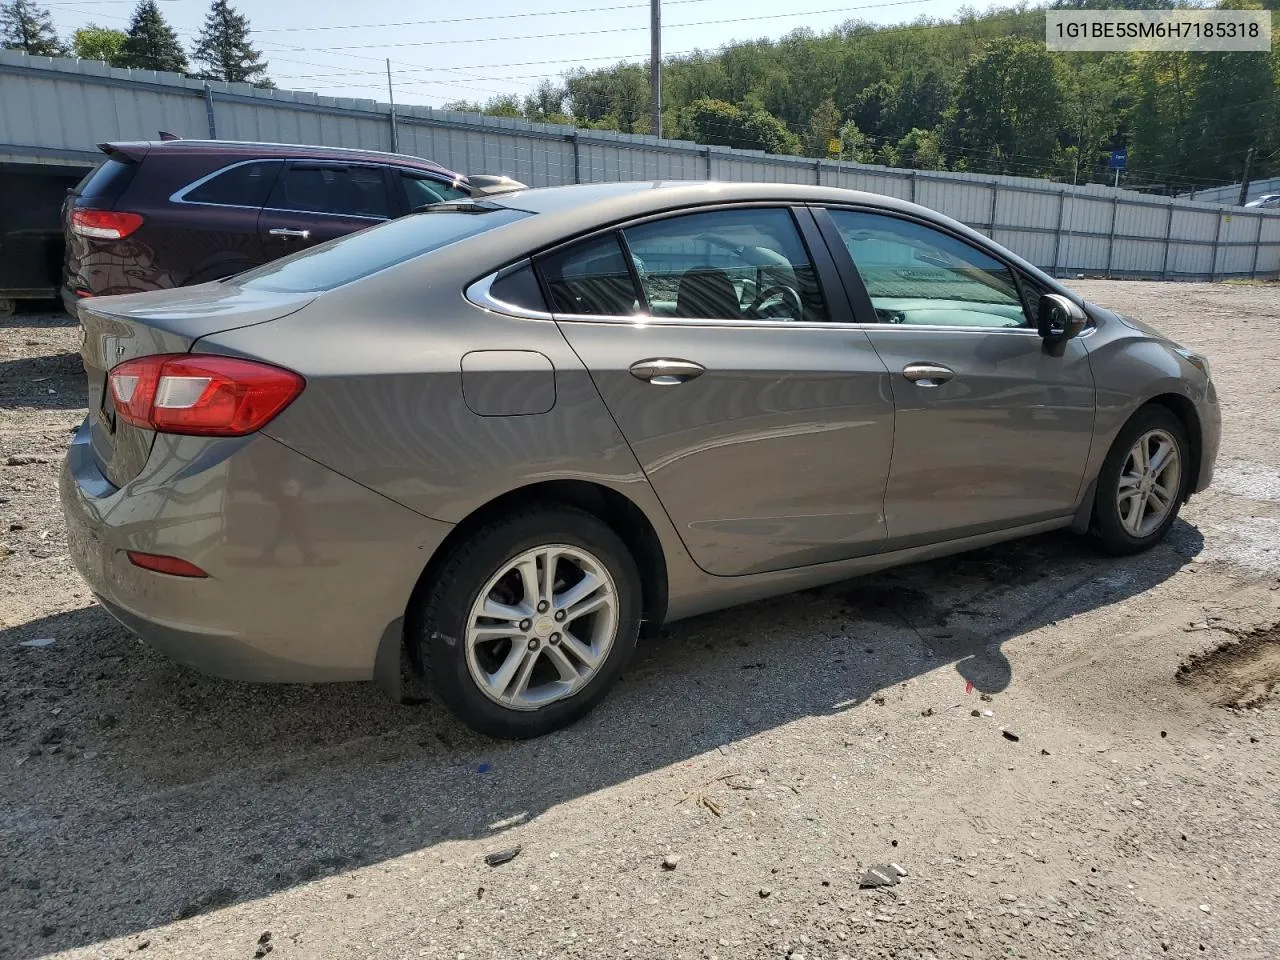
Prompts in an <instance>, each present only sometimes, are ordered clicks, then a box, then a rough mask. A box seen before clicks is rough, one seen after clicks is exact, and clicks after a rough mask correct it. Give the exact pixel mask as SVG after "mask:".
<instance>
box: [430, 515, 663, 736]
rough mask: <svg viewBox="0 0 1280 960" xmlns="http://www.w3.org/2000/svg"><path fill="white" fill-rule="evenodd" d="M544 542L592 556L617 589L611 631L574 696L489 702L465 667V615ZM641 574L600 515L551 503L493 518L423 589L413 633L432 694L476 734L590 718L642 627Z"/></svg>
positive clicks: (539, 730) (536, 731) (533, 729)
mask: <svg viewBox="0 0 1280 960" xmlns="http://www.w3.org/2000/svg"><path fill="white" fill-rule="evenodd" d="M548 544H564V545H567V546H570V547H577V548H579V549H582V550H585V551H587V552H589V553H590V554H591V555H593V556H594V557H595V558H596V559H597V560H598V561H599V562H600V563H601V564H602V565H603V566H604V568H605V569H606V570H607V571H608V573H609V575H610V576H611V577H612V578H613V582H614V586H615V588H616V591H617V598H618V603H617V607H618V611H617V614H618V616H617V633H616V635H615V636H614V639H613V644H612V646H611V647H610V649H609V651H608V653H607V654H606V659H605V660H604V663H603V664H602V665H601V666H600V667H599V668H598V669H597V671H596V673H595V675H594V676H592V677H591V679H590V680H589V681H588V682H587V683H586V684H585V685H584V686H583V687H582V688H581V689H580V690H578V691H577V692H576V693H574V694H572V695H571V696H568V697H566V698H564V699H561V700H556V701H554V702H552V703H549V704H547V705H546V706H543V707H540V708H538V709H536V710H516V709H512V708H510V707H506V706H503V705H502V704H500V703H498V702H496V701H495V700H492V699H490V698H489V697H488V696H487V695H486V694H485V693H484V692H483V691H482V690H481V689H480V687H479V685H478V684H477V682H476V681H475V680H473V679H472V677H471V673H470V671H469V670H468V668H467V657H466V649H465V644H466V635H467V618H468V615H469V614H470V611H471V607H472V604H473V603H475V601H476V599H477V596H478V595H479V592H480V590H481V589H482V588H484V586H485V585H486V584H487V583H488V582H489V580H490V578H491V577H493V576H494V575H495V574H496V573H497V572H498V571H499V570H501V569H502V567H504V566H505V565H506V564H508V563H509V562H510V561H512V560H513V559H515V558H516V557H518V556H519V555H520V554H521V553H524V552H525V551H527V550H532V549H534V548H536V547H539V546H543V545H548ZM640 591H641V586H640V574H639V571H638V570H637V569H636V563H635V560H634V558H633V557H632V556H631V553H630V551H629V550H628V549H627V547H626V544H624V543H623V542H622V539H621V538H620V537H619V536H618V535H617V534H616V533H615V532H614V531H613V529H612V528H610V527H609V526H608V525H607V524H605V523H604V522H603V521H602V520H600V519H599V518H597V517H595V516H593V515H592V514H590V513H587V512H586V511H584V510H579V509H577V508H575V507H570V506H565V505H563V504H557V503H546V504H541V505H532V506H528V507H524V508H521V509H520V510H517V511H513V512H511V513H508V514H504V515H502V516H499V517H496V518H495V519H493V520H490V521H489V522H487V523H486V524H485V525H484V526H482V527H481V528H480V529H478V530H476V531H475V532H474V533H472V534H471V535H469V536H467V537H466V538H465V539H464V540H462V541H460V542H459V543H458V544H456V545H455V546H454V548H453V549H452V551H451V552H450V553H449V555H448V556H447V557H446V558H445V560H444V562H443V563H442V564H441V566H440V567H439V568H438V570H437V571H435V573H434V576H433V577H432V582H431V583H430V584H429V586H428V588H427V590H426V591H425V593H424V595H423V597H422V600H421V606H420V608H419V610H418V614H419V615H418V617H417V618H416V622H417V624H418V629H417V630H416V631H415V632H414V634H413V636H412V638H411V639H412V640H413V642H415V643H416V644H417V652H418V657H419V662H420V664H421V666H422V669H423V674H424V677H425V680H426V682H427V686H428V689H429V690H430V691H431V695H432V696H433V697H434V698H436V699H437V700H438V701H439V702H440V703H443V704H444V705H445V706H446V707H447V708H448V709H449V711H450V712H451V713H453V714H454V715H455V716H456V717H457V718H458V719H459V720H461V721H462V722H463V723H465V724H466V725H467V726H469V727H471V728H472V729H473V730H476V731H478V732H480V733H484V734H487V735H489V736H491V737H499V738H502V739H507V740H523V739H527V738H530V737H539V736H542V735H543V734H545V733H550V732H551V731H553V730H558V729H560V728H561V727H564V726H567V725H569V724H571V723H573V722H574V721H575V720H578V719H579V718H581V717H582V716H584V715H585V714H586V713H588V712H589V711H590V710H591V709H592V708H593V707H595V705H596V704H598V703H599V702H600V701H601V700H602V699H603V698H604V696H605V695H606V694H607V693H608V692H609V689H610V688H611V687H612V686H613V685H614V684H615V683H616V682H617V681H618V678H619V677H620V676H621V675H622V671H623V669H624V668H625V667H626V665H627V663H628V661H629V660H630V659H631V654H632V652H633V651H634V650H635V645H636V637H637V635H638V633H639V629H640V611H641V602H640Z"/></svg>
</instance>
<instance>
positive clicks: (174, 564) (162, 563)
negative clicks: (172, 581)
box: [125, 550, 209, 577]
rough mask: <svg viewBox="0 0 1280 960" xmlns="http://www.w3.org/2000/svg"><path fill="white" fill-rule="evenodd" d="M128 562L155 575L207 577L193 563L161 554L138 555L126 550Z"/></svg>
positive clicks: (137, 552) (134, 551) (135, 551)
mask: <svg viewBox="0 0 1280 960" xmlns="http://www.w3.org/2000/svg"><path fill="white" fill-rule="evenodd" d="M125 553H126V554H127V555H128V557H129V562H130V563H132V564H133V565H134V566H135V567H141V568H142V569H143V570H154V571H155V572H156V573H167V574H169V576H171V577H207V576H209V575H208V574H207V573H205V572H204V571H203V570H201V569H200V568H199V567H197V566H196V565H195V564H194V563H190V562H188V561H186V560H183V559H181V558H180V557H170V556H167V555H166V554H163V553H140V552H139V551H137V550H126V551H125Z"/></svg>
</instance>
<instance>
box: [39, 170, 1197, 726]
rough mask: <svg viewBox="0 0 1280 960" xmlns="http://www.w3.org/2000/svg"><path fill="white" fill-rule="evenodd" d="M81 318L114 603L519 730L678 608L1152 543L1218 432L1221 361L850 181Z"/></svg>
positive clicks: (343, 258) (595, 222) (578, 204)
mask: <svg viewBox="0 0 1280 960" xmlns="http://www.w3.org/2000/svg"><path fill="white" fill-rule="evenodd" d="M515 186H516V187H518V185H515ZM79 315H80V320H81V322H82V324H83V326H84V330H85V340H84V363H85V368H86V370H87V372H88V379H89V403H90V414H89V417H88V419H87V420H86V421H85V423H84V425H83V426H82V427H81V429H80V431H79V433H78V434H77V435H76V437H75V441H74V442H73V444H72V445H71V449H70V452H69V454H68V457H67V463H66V468H65V470H64V472H63V477H62V500H63V505H64V508H65V513H66V517H67V523H68V527H69V531H70V541H71V544H72V551H73V556H74V557H75V560H76V563H77V565H78V567H79V569H80V571H81V572H82V574H83V575H84V577H85V579H86V580H87V581H88V582H89V584H90V586H91V587H92V589H93V591H94V592H95V593H96V594H97V595H98V597H99V598H100V599H101V600H102V603H103V605H104V606H105V607H106V608H107V609H108V610H110V611H111V612H112V613H113V614H114V615H115V616H116V617H117V618H119V619H120V620H121V621H122V622H123V623H124V624H126V625H127V626H128V627H130V628H132V629H133V630H134V631H136V632H137V633H138V634H139V635H140V636H142V637H143V638H144V639H146V640H147V641H148V642H149V643H151V644H153V645H154V646H156V647H158V648H160V649H162V650H164V651H166V652H168V653H169V654H170V655H171V656H173V657H174V658H176V659H177V660H180V661H181V662H183V663H186V664H189V665H190V666H192V667H195V668H197V669H200V670H205V671H208V672H210V673H215V674H219V675H223V676H229V677H235V678H241V679H247V680H261V681H308V682H313V681H327V680H369V679H374V680H376V681H377V682H378V683H379V684H380V685H381V686H383V687H384V688H385V689H387V690H388V691H389V692H390V693H392V694H393V695H396V696H398V695H399V694H400V691H401V689H402V684H403V683H405V682H406V680H408V679H413V680H415V681H417V680H422V681H425V683H426V684H427V685H428V686H429V688H430V690H431V691H432V693H433V695H434V696H435V697H436V698H438V699H439V700H440V701H441V702H443V703H444V704H445V705H446V706H448V707H449V708H450V709H451V710H453V711H454V712H455V713H456V714H457V715H458V716H459V717H461V718H462V719H463V720H464V721H465V722H466V723H468V724H470V725H471V726H473V727H474V728H476V729H478V730H481V731H484V732H487V733H489V734H493V735H496V736H503V737H528V736H535V735H538V734H541V733H545V732H547V731H550V730H552V729H555V728H557V727H560V726H562V725H564V724H566V723H569V722H571V721H573V720H574V719H576V718H578V717H580V716H582V715H583V714H584V713H586V712H587V711H588V710H589V709H591V707H592V706H594V705H595V704H596V703H597V702H599V701H600V699H601V698H602V697H603V696H604V695H605V693H606V692H607V691H608V689H609V688H610V686H611V685H612V684H613V683H614V682H615V681H616V680H617V679H618V676H619V674H620V673H621V671H622V670H623V668H624V667H625V665H626V663H627V660H628V658H629V657H630V655H631V652H632V650H633V648H634V646H635V644H636V640H637V637H638V636H639V635H640V634H641V633H642V632H645V631H652V630H653V629H655V628H656V627H657V626H658V625H660V624H662V623H664V622H667V621H672V620H676V619H679V618H682V617H688V616H691V615H693V614H699V613H703V612H706V611H710V610H715V609H718V608H722V607H725V606H728V605H731V604H736V603H741V602H744V601H748V600H753V599H756V598H760V597H765V596H768V595H771V594H777V593H780V592H785V591H790V590H795V589H799V588H804V587H810V586H814V585H817V584H822V583H827V582H831V581H836V580H841V579H844V578H848V577H852V576H855V575H857V574H861V573H866V572H869V571H873V570H879V569H882V568H884V567H889V566H892V565H895V564H902V563H907V562H911V561H916V560H921V559H923V558H927V557H936V556H940V555H943V554H950V553H956V552H959V551H963V550H968V549H972V548H974V547H979V546H984V545H987V544H991V543H995V542H997V541H1002V540H1008V539H1011V538H1015V537H1022V536H1026V535H1028V534H1034V533H1038V532H1042V531H1047V530H1054V529H1059V528H1071V529H1073V530H1075V531H1077V532H1078V533H1080V534H1088V535H1090V536H1092V537H1093V538H1094V540H1095V541H1096V542H1097V543H1098V545H1099V546H1100V547H1101V548H1102V549H1103V550H1106V551H1109V552H1111V553H1129V552H1134V551H1139V550H1144V549H1147V548H1149V547H1151V546H1152V545H1153V544H1155V543H1157V542H1158V541H1159V540H1160V539H1161V538H1162V537H1164V536H1165V534H1166V533H1167V532H1168V530H1169V528H1170V526H1171V525H1172V524H1173V523H1174V521H1175V518H1176V517H1177V514H1178V510H1179V508H1180V506H1181V505H1182V503H1183V502H1185V501H1186V499H1187V498H1188V497H1189V496H1191V495H1192V494H1193V493H1195V492H1196V491H1199V490H1202V489H1204V488H1205V486H1206V485H1207V484H1208V483H1209V482H1210V478H1211V477H1212V473H1213V463H1214V458H1215V456H1216V454H1217V450H1218V438H1219V429H1220V424H1219V413H1218V404H1217V398H1216V395H1215V391H1214V386H1213V383H1212V381H1211V379H1210V374H1209V368H1208V365H1207V363H1206V361H1205V360H1204V359H1203V358H1202V357H1200V356H1197V355H1196V354H1194V353H1192V352H1190V351H1188V350H1186V349H1184V348H1183V347H1181V346H1179V345H1178V344H1176V343H1173V342H1171V341H1169V340H1168V339H1166V338H1164V337H1162V336H1161V335H1160V334H1159V333H1157V332H1155V331H1154V330H1152V329H1150V328H1149V327H1146V326H1144V325H1143V324H1142V323H1139V322H1138V321H1136V320H1132V319H1129V318H1127V317H1122V316H1118V315H1116V314H1114V313H1111V312H1109V311H1107V310H1103V309H1101V308H1099V307H1096V306H1093V305H1091V304H1087V303H1084V302H1083V301H1081V299H1080V298H1079V297H1077V296H1076V295H1074V294H1072V293H1071V292H1070V291H1069V290H1067V289H1066V288H1064V287H1063V286H1061V285H1060V284H1059V283H1057V282H1056V281H1055V280H1054V279H1052V278H1051V277H1049V276H1047V275H1046V274H1044V273H1043V272H1042V271H1040V270H1038V269H1036V268H1035V267H1034V266H1032V265H1031V264H1029V263H1027V262H1026V261H1025V260H1022V259H1021V258H1019V257H1017V256H1015V255H1014V254H1012V253H1010V252H1009V251H1008V250H1005V249H1004V248H1002V247H1000V246H999V245H997V244H995V243H993V242H991V241H990V240H988V239H987V238H985V237H983V236H982V235H980V234H978V233H976V232H974V231H973V230H970V229H968V228H966V227H965V226H963V225H961V224H959V223H957V222H955V221H953V220H950V219H947V218H946V217H943V216H940V215H939V214H937V213H934V212H932V211H930V210H927V209H925V208H923V207H919V206H915V205H913V204H909V203H905V202H902V201H898V200H895V199H891V198H888V197H882V196H874V195H870V194H863V193H852V192H847V191H842V190H835V189H823V188H816V187H801V186H789V185H780V184H720V183H621V184H602V185H595V186H580V187H561V188H551V189H541V190H528V189H511V190H510V191H509V192H495V193H491V194H490V195H487V196H486V195H482V196H479V197H476V198H472V199H469V200H460V201H457V202H451V203H445V204H439V205H436V206H434V207H431V208H428V209H427V210H426V211H424V212H421V213H418V214H414V215H411V216H409V217H405V218H403V219H400V220H396V221H393V222H390V223H387V224H385V225H382V226H378V227H374V228H372V229H369V230H366V231H364V232H361V233H358V234H354V235H352V236H348V237H345V238H343V239H340V240H337V241H334V242H331V243H328V244H324V245H321V246H318V247H314V248H312V249H309V250H307V251H304V252H302V253H299V254H297V255H295V256H292V257H288V258H286V259H283V260H279V261H276V262H274V263H271V264H268V265H266V266H264V267H260V268H257V269H255V270H253V271H250V272H248V273H244V274H240V275H238V276H235V277H232V278H230V279H228V280H224V281H220V282H216V283H209V284H204V285H201V286H196V287H190V288H186V289H181V290H172V291H164V292H156V293H150V294H140V295H133V296H126V297H107V298H96V299H91V300H87V301H84V302H82V303H81V304H80V305H79Z"/></svg>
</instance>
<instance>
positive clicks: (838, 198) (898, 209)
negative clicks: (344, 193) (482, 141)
mask: <svg viewBox="0 0 1280 960" xmlns="http://www.w3.org/2000/svg"><path fill="white" fill-rule="evenodd" d="M485 201H486V202H490V203H494V204H500V205H502V206H506V207H510V208H511V209H514V210H524V211H527V212H529V213H536V214H538V216H537V217H534V218H532V219H533V220H534V221H536V223H537V225H538V226H537V227H536V228H535V227H533V226H532V225H528V226H526V227H525V228H524V229H526V230H530V231H532V230H535V229H536V230H538V231H540V232H543V233H546V234H548V235H557V234H558V235H560V236H572V235H573V234H575V233H584V232H588V231H590V230H593V229H597V228H601V227H606V226H609V225H611V224H614V223H620V222H622V221H626V220H634V219H637V218H640V217H645V216H648V215H650V214H660V213H671V212H675V211H679V210H684V209H690V210H691V211H692V210H693V209H696V208H697V207H700V206H710V205H715V204H722V203H725V204H735V203H761V202H763V203H789V204H807V203H815V204H820V203H827V204H843V205H856V206H861V207H870V208H874V209H878V210H884V211H888V212H893V213H898V214H906V215H908V216H915V217H919V218H922V219H925V220H929V221H932V222H934V223H937V224H941V225H943V226H945V227H947V228H948V229H951V230H954V231H956V232H958V233H961V234H964V235H965V236H968V237H970V238H972V239H974V240H975V242H978V243H980V244H985V243H990V242H991V240H990V238H989V237H985V236H983V235H981V234H979V233H977V232H976V231H974V230H972V229H970V228H969V227H967V226H965V225H964V224H962V223H960V222H959V221H956V220H952V219H951V218H950V217H947V216H945V215H944V214H941V213H938V212H937V211H936V210H930V209H928V208H927V207H922V206H919V205H918V204H915V203H910V202H908V201H906V200H900V199H898V198H897V197H890V196H885V195H883V194H879V193H866V192H864V191H861V190H844V189H841V188H839V187H819V186H813V185H808V184H799V183H737V182H734V183H728V182H723V183H722V182H720V181H716V180H659V181H650V182H639V183H637V182H630V183H593V184H581V185H575V186H565V187H543V188H541V189H532V190H519V191H514V192H511V193H504V194H499V195H497V196H494V197H490V198H485ZM1019 259H1020V258H1019ZM1033 269H1034V268H1033Z"/></svg>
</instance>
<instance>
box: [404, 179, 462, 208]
mask: <svg viewBox="0 0 1280 960" xmlns="http://www.w3.org/2000/svg"><path fill="white" fill-rule="evenodd" d="M397 179H398V180H399V181H400V190H401V191H402V192H403V194H404V199H405V204H406V205H407V206H408V208H409V210H410V211H414V210H417V209H418V208H419V207H425V206H426V205H427V204H430V203H440V202H441V201H443V200H460V199H462V198H463V197H469V196H470V194H469V193H468V192H467V191H466V189H465V188H463V187H462V186H454V185H452V184H449V183H445V182H444V181H443V180H437V179H435V178H434V177H428V176H425V175H423V174H418V173H409V172H407V171H404V170H401V171H399V177H398V178H397Z"/></svg>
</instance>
